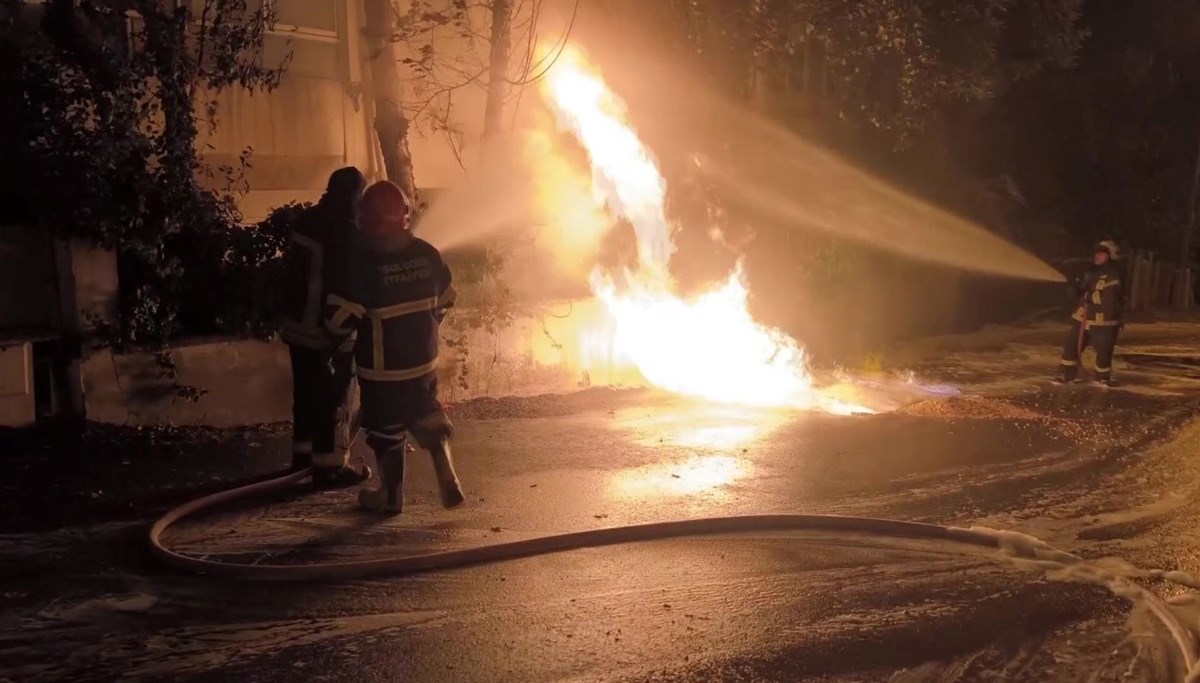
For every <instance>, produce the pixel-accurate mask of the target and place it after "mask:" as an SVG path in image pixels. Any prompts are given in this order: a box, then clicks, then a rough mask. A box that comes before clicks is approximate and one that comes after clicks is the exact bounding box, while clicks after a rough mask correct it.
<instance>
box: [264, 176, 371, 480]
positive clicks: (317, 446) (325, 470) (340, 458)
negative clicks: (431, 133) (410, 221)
mask: <svg viewBox="0 0 1200 683" xmlns="http://www.w3.org/2000/svg"><path fill="white" fill-rule="evenodd" d="M365 187H366V179H365V178H364V177H363V175H362V173H360V172H359V171H358V169H357V168H354V167H347V168H342V169H339V170H337V171H334V172H333V174H332V175H331V176H329V184H328V186H327V187H326V190H325V194H323V195H322V196H321V199H320V201H318V202H317V204H316V205H315V206H313V207H310V208H309V209H307V210H305V211H304V212H303V213H301V214H300V216H299V217H298V218H297V220H296V223H295V225H294V226H292V229H291V230H290V231H289V234H288V246H287V252H286V254H285V260H284V263H285V271H284V282H283V296H282V301H281V309H282V310H281V313H282V316H281V317H282V320H281V321H280V336H281V337H282V338H283V341H284V342H285V343H287V345H288V348H289V350H290V352H291V359H292V468H293V470H301V469H304V468H306V467H310V466H311V467H312V468H313V484H314V485H315V486H316V487H317V488H322V489H329V488H339V487H344V486H352V485H354V484H358V483H361V482H363V481H365V480H366V479H367V477H369V476H370V473H369V471H365V470H364V471H357V470H354V469H352V468H350V467H349V466H348V461H349V456H350V440H351V436H350V434H349V421H350V419H349V415H348V412H349V411H348V407H347V406H348V401H347V397H348V393H349V388H350V382H351V380H352V379H353V367H352V364H353V352H352V346H353V340H352V339H348V340H345V341H344V344H343V345H342V346H341V347H340V348H336V349H335V350H334V351H333V352H332V353H330V337H329V335H328V334H327V333H326V332H325V327H324V321H323V318H322V314H323V312H324V302H325V298H326V297H327V296H328V293H329V289H330V287H331V286H332V284H333V283H334V282H336V281H339V280H340V279H341V278H343V277H344V275H343V273H342V272H341V271H342V269H344V268H345V267H346V265H347V264H348V250H349V246H350V240H351V239H352V237H353V235H354V233H355V230H356V222H357V213H358V203H359V201H360V199H361V198H362V194H363V189H364V188H365Z"/></svg>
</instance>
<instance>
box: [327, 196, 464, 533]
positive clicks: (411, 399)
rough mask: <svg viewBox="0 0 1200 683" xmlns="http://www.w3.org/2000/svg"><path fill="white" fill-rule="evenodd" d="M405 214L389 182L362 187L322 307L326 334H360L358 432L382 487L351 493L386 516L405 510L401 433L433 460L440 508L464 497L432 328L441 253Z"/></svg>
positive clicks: (441, 294)
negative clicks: (340, 278) (354, 233)
mask: <svg viewBox="0 0 1200 683" xmlns="http://www.w3.org/2000/svg"><path fill="white" fill-rule="evenodd" d="M410 215H411V204H410V203H409V200H408V198H407V197H406V196H405V195H404V192H403V191H402V190H401V189H400V188H399V187H397V186H396V185H395V184H393V183H390V182H388V181H381V182H378V183H375V184H374V185H372V186H371V187H369V188H368V189H367V191H366V193H365V194H364V195H363V200H362V206H361V220H360V223H359V226H360V230H361V231H362V240H361V242H362V249H361V251H360V252H356V254H355V258H354V261H353V267H352V268H351V269H349V271H348V275H349V277H348V278H347V279H346V281H345V286H344V287H343V288H342V289H341V290H340V291H335V292H333V293H331V294H330V296H329V297H328V300H327V301H326V309H325V310H326V321H325V325H326V329H327V331H328V332H329V333H330V334H331V335H332V336H333V337H335V338H338V339H345V338H348V337H349V336H350V335H352V334H354V333H355V332H357V335H358V338H357V341H356V342H355V344H354V360H355V365H356V368H357V370H356V372H357V374H358V382H359V389H360V391H361V396H362V426H363V429H364V430H366V432H367V444H368V445H370V447H371V449H372V450H373V451H374V452H375V459H376V462H377V463H378V465H379V475H380V480H381V486H380V488H379V489H377V490H371V489H363V490H362V491H360V492H359V497H358V500H359V504H361V505H362V506H363V507H365V508H367V509H370V510H377V511H383V512H389V513H398V512H400V511H401V510H402V509H403V506H404V493H403V486H404V451H405V446H406V443H407V442H406V437H405V433H406V432H409V433H411V434H412V435H413V437H414V438H415V439H416V441H417V444H418V445H420V446H421V447H422V448H424V449H426V450H428V451H429V453H430V455H432V456H433V466H434V471H435V472H436V473H437V478H438V488H439V492H440V494H441V499H442V504H443V505H444V506H445V507H447V508H449V507H454V506H456V505H459V504H461V503H462V502H463V500H464V498H463V493H462V488H461V487H460V485H459V482H458V476H457V475H456V474H455V472H454V464H453V459H452V457H451V452H450V435H451V432H452V429H453V426H452V425H451V423H450V420H449V419H447V417H446V415H445V413H444V412H443V411H442V406H441V404H440V403H439V402H438V398H437V372H436V369H437V361H438V330H439V327H440V325H441V322H442V319H443V318H444V317H445V316H446V311H447V310H448V309H449V308H451V307H452V306H453V305H454V296H455V294H454V289H453V287H451V283H450V269H449V268H448V267H447V266H446V264H445V262H444V261H443V260H442V255H441V253H439V252H438V250H437V249H435V248H434V247H433V246H432V245H431V244H429V243H428V242H426V241H424V240H422V239H419V238H416V237H414V236H413V234H412V226H411V224H410Z"/></svg>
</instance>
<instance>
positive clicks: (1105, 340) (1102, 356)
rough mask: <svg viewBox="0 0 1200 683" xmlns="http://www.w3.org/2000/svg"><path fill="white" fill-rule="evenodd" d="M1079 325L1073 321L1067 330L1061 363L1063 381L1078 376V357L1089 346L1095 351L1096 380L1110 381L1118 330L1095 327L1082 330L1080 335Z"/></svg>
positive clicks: (1112, 327)
mask: <svg viewBox="0 0 1200 683" xmlns="http://www.w3.org/2000/svg"><path fill="white" fill-rule="evenodd" d="M1081 325H1083V323H1081V322H1079V321H1073V322H1072V324H1071V327H1070V328H1069V329H1068V330H1067V338H1066V340H1065V341H1064V342H1063V350H1062V361H1061V365H1062V377H1063V379H1064V380H1066V381H1068V382H1070V381H1072V380H1074V379H1075V377H1076V376H1078V374H1079V363H1080V355H1081V354H1082V353H1083V350H1084V349H1086V348H1087V347H1089V346H1091V347H1092V348H1094V349H1095V350H1096V379H1098V380H1101V381H1106V380H1109V379H1112V359H1113V351H1114V350H1115V349H1116V348H1117V333H1118V332H1119V331H1120V328H1119V327H1118V326H1116V325H1096V326H1093V327H1089V328H1084V329H1083V330H1082V335H1081V333H1080V326H1081Z"/></svg>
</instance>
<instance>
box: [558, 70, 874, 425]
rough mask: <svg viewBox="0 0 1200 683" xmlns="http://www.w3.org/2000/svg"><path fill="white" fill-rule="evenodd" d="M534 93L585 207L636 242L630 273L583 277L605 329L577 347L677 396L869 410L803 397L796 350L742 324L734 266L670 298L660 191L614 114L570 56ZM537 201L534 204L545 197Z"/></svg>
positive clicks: (596, 83)
mask: <svg viewBox="0 0 1200 683" xmlns="http://www.w3.org/2000/svg"><path fill="white" fill-rule="evenodd" d="M542 92H543V96H544V98H545V100H546V102H547V104H548V105H549V108H550V109H551V111H552V112H553V114H554V116H555V118H556V119H557V122H558V125H559V127H560V128H561V129H563V130H564V131H566V132H569V133H570V134H571V135H573V136H574V138H575V139H576V140H577V141H578V142H579V144H580V145H581V146H582V147H583V149H584V150H585V151H586V152H587V155H588V159H589V161H590V165H591V190H592V200H593V201H594V202H595V206H596V207H602V208H604V209H605V210H607V212H608V214H609V215H612V216H615V217H620V218H623V219H625V220H627V221H629V223H630V224H632V226H633V228H634V232H635V234H636V236H637V247H638V261H637V263H636V265H634V266H632V267H631V268H626V269H624V270H623V272H619V273H612V272H603V271H601V270H599V269H595V270H593V271H592V273H591V280H590V282H591V287H592V292H593V294H595V296H596V297H597V299H599V300H600V301H601V302H603V304H604V306H605V309H606V310H607V313H608V315H609V316H611V321H606V323H605V324H596V325H593V326H591V327H589V328H588V329H585V330H582V331H581V347H582V348H584V349H587V350H588V353H591V354H594V355H598V356H602V357H603V358H604V359H605V361H606V362H608V363H610V364H628V365H632V366H633V367H636V368H637V370H638V371H639V372H640V373H641V375H642V376H643V377H644V378H645V379H646V380H647V381H648V382H649V383H650V384H652V385H654V386H657V387H660V388H663V389H666V390H669V391H672V392H676V393H680V394H686V395H691V396H698V397H702V398H705V399H709V400H713V401H722V402H729V403H740V404H747V405H757V406H783V407H794V408H805V409H818V410H824V411H828V412H832V413H838V414H850V413H856V412H871V411H870V410H868V409H866V408H862V407H859V406H856V405H854V404H851V403H847V402H845V401H842V400H840V399H838V398H835V397H833V396H830V395H825V394H823V393H822V392H821V391H819V390H818V389H816V388H814V386H813V381H812V378H811V376H810V374H809V371H808V366H807V361H806V357H805V354H804V350H803V349H802V348H801V347H800V346H799V344H797V343H796V341H795V340H794V339H792V338H791V337H789V336H787V335H786V334H784V333H783V332H781V331H779V330H776V329H773V328H770V327H766V326H764V325H761V324H759V323H757V322H756V321H755V320H754V319H753V318H752V317H751V316H750V313H749V311H748V309H747V295H748V291H747V289H746V285H745V280H744V278H743V274H742V270H741V266H740V264H739V266H738V268H737V269H736V270H735V271H734V272H733V273H731V274H730V275H729V277H728V278H727V279H726V280H725V282H723V283H721V284H720V285H718V286H716V287H714V288H713V289H711V290H709V291H707V292H705V293H704V294H701V295H700V296H697V297H695V298H690V299H684V298H682V297H680V296H679V295H678V294H677V293H676V292H675V287H674V283H673V280H672V279H671V276H670V274H669V264H670V259H671V256H672V255H673V254H674V252H675V244H674V241H673V234H674V226H673V225H672V224H671V222H670V221H669V220H668V219H667V217H666V211H665V205H666V189H667V188H666V181H665V180H664V178H663V177H662V175H661V173H660V172H659V169H658V164H657V163H656V161H655V159H654V156H653V154H652V153H651V152H650V150H648V149H647V148H646V146H645V145H644V144H643V143H642V141H641V140H640V139H639V138H638V136H637V134H636V133H635V132H634V130H633V128H632V127H630V126H629V125H628V123H627V122H626V120H625V108H624V104H623V103H622V102H621V100H620V99H619V98H618V97H617V96H616V95H615V94H614V93H613V92H612V91H611V90H609V88H608V86H607V85H606V84H605V83H604V81H603V79H602V78H601V77H600V75H599V74H598V73H597V72H596V70H595V69H593V68H592V67H590V66H589V65H588V64H587V62H586V60H585V59H584V57H583V55H582V54H581V53H580V52H579V51H578V50H575V49H571V48H568V49H566V50H564V51H563V53H562V55H561V56H560V57H559V58H558V60H557V61H556V63H555V65H554V67H553V68H552V69H551V70H550V72H549V74H548V76H547V78H546V79H545V80H544V81H543V83H542ZM565 177H567V178H573V177H576V176H572V175H569V174H568V175H567V176H565ZM539 194H540V195H541V197H540V198H539V199H540V200H541V201H546V198H547V197H550V196H554V193H553V192H546V191H542V192H540V193H539ZM575 197H578V193H577V192H576V193H575ZM555 201H557V202H561V201H562V199H561V197H560V198H559V199H556V200H555ZM553 211H554V208H553V207H552V208H549V209H547V212H548V213H552V212H553ZM561 215H562V217H561V218H560V220H561V221H562V224H564V225H566V226H567V227H568V228H570V227H572V225H571V222H570V221H571V218H570V216H572V215H584V216H587V217H588V220H586V221H584V225H583V227H582V230H583V231H584V232H585V233H586V234H587V235H588V236H594V235H595V234H596V233H597V232H598V231H597V229H596V228H595V222H594V221H593V220H592V219H591V214H590V213H588V212H580V211H579V210H578V209H577V210H575V211H572V212H568V213H565V214H561ZM585 239H586V237H585ZM584 363H585V365H586V361H584Z"/></svg>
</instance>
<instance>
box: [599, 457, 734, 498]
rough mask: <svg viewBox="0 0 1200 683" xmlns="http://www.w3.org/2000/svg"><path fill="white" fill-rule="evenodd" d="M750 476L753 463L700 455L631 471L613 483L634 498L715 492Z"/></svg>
mask: <svg viewBox="0 0 1200 683" xmlns="http://www.w3.org/2000/svg"><path fill="white" fill-rule="evenodd" d="M749 474H750V463H749V462H748V461H746V460H742V459H740V458H735V457H732V456H728V455H697V456H693V457H691V458H688V459H687V460H683V461H681V462H671V463H664V464H661V465H651V466H649V467H639V468H637V469H632V470H627V471H625V472H622V473H621V474H619V475H617V477H616V478H615V479H614V481H613V486H614V489H615V492H616V493H617V494H619V495H621V496H625V497H630V498H652V497H658V496H691V495H697V494H702V493H712V492H714V491H716V490H719V489H721V488H724V487H726V486H728V485H730V484H732V483H734V482H736V481H738V480H739V479H743V478H745V477H746V476H748V475H749Z"/></svg>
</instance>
